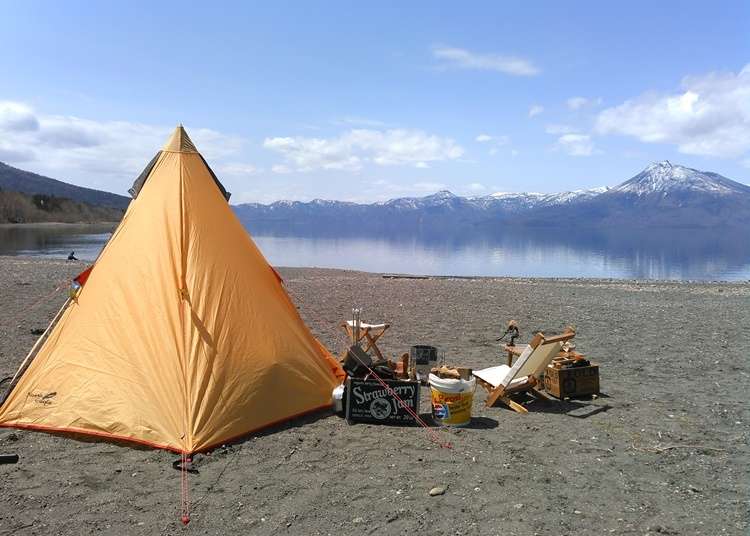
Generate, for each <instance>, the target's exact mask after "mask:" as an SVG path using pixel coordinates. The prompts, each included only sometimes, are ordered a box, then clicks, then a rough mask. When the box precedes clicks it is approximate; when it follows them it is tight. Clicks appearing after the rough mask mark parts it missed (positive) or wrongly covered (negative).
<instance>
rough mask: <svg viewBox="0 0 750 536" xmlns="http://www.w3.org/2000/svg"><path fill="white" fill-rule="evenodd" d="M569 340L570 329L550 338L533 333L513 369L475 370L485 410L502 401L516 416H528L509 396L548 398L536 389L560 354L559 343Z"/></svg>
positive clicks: (511, 367)
mask: <svg viewBox="0 0 750 536" xmlns="http://www.w3.org/2000/svg"><path fill="white" fill-rule="evenodd" d="M573 337H575V331H574V330H573V329H568V330H566V331H565V333H563V334H562V335H556V336H554V337H545V336H544V334H543V333H537V334H536V335H535V336H534V338H533V339H532V340H531V343H530V344H528V345H525V346H524V347H523V350H522V351H521V352H520V355H519V356H518V359H517V360H516V362H515V363H514V364H513V366H509V365H499V366H496V367H490V368H486V369H482V370H475V371H474V377H476V379H477V383H479V385H480V386H482V387H483V388H484V389H485V390H486V391H487V402H486V405H487V407H488V408H489V407H492V406H494V405H495V403H497V402H502V403H503V404H505V405H506V406H508V407H509V408H511V409H512V410H514V411H516V412H518V413H528V410H527V409H526V408H525V407H523V406H522V405H521V404H519V403H517V402H515V401H513V400H512V399H511V395H514V394H518V393H528V394H530V395H532V396H534V397H535V398H542V399H549V397H548V396H547V395H546V394H545V393H542V392H541V391H540V390H539V388H538V387H541V379H542V376H543V375H544V371H545V369H546V368H547V365H549V364H550V363H552V361H553V359H554V358H555V357H557V355H558V354H559V353H560V350H561V349H562V346H563V344H564V343H565V342H566V341H569V340H570V339H572V338H573ZM514 354H515V352H514ZM510 358H512V355H511V356H510Z"/></svg>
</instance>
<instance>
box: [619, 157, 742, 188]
mask: <svg viewBox="0 0 750 536" xmlns="http://www.w3.org/2000/svg"><path fill="white" fill-rule="evenodd" d="M611 191H612V193H623V194H635V195H637V196H644V195H649V194H654V193H661V194H669V193H671V192H688V191H689V192H699V193H705V194H710V195H733V194H743V193H744V194H749V193H750V186H746V185H744V184H740V183H739V182H735V181H732V180H729V179H727V178H725V177H722V176H721V175H719V174H718V173H710V172H707V171H699V170H697V169H692V168H689V167H685V166H680V165H677V164H672V163H671V162H670V161H669V160H664V161H662V162H656V163H654V164H651V165H650V166H648V167H647V168H646V169H644V170H643V171H641V172H640V173H639V174H638V175H636V176H635V177H633V178H632V179H630V180H627V181H625V182H623V183H622V184H620V185H619V186H615V187H614V188H612V190H611Z"/></svg>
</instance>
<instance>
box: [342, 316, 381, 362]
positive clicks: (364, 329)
mask: <svg viewBox="0 0 750 536" xmlns="http://www.w3.org/2000/svg"><path fill="white" fill-rule="evenodd" d="M341 327H342V328H344V331H345V332H346V335H347V336H348V337H349V340H350V341H352V344H357V343H360V342H362V341H367V345H366V346H365V352H369V351H370V349H372V351H373V352H375V354H376V355H377V356H378V357H379V358H380V359H385V358H384V357H383V354H382V353H381V352H380V348H378V345H377V342H378V339H380V337H382V336H383V335H384V334H385V332H386V331H387V330H388V328H389V327H391V325H390V324H367V323H365V322H360V323H359V339H357V340H356V341H355V340H354V321H353V320H347V321H346V322H342V323H341Z"/></svg>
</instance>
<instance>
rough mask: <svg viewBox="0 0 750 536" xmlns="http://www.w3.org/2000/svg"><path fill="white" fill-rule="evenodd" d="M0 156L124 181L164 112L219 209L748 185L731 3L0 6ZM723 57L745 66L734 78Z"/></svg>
mask: <svg viewBox="0 0 750 536" xmlns="http://www.w3.org/2000/svg"><path fill="white" fill-rule="evenodd" d="M0 13H2V17H0V25H2V31H0V72H2V73H3V76H2V81H1V82H0V161H5V162H7V163H9V164H11V165H14V166H17V167H20V168H23V169H29V170H32V171H37V172H40V173H43V174H46V175H49V176H52V177H55V178H59V179H62V180H67V181H70V182H73V183H76V184H80V185H85V186H91V187H96V188H102V189H107V190H111V191H115V192H120V193H124V192H125V191H126V190H127V187H128V185H129V183H130V181H131V180H132V178H133V177H134V176H135V175H137V174H138V172H139V171H140V169H141V168H142V167H143V166H144V165H145V163H146V162H147V161H148V160H149V159H150V157H151V156H152V155H153V153H155V152H156V150H158V148H159V147H160V146H161V144H162V143H163V141H164V138H166V137H167V135H168V133H169V131H170V130H171V128H173V127H174V125H175V124H176V123H178V122H182V123H183V124H185V126H186V128H188V131H189V132H190V134H191V136H192V137H193V139H194V141H195V142H196V145H198V148H199V149H200V150H202V152H203V153H204V155H205V156H206V158H207V159H208V160H209V162H210V163H211V164H212V166H213V167H214V169H215V171H216V172H217V174H218V175H219V176H220V177H221V178H222V181H223V182H224V183H225V184H226V185H227V186H228V189H229V190H231V191H232V192H233V193H234V198H233V201H234V202H244V201H263V202H268V201H272V200H275V199H280V198H284V199H302V200H307V199H312V198H316V197H321V198H328V199H334V198H335V199H347V200H355V201H374V200H382V199H387V198H391V197H396V196H402V195H426V194H429V193H432V192H434V191H436V190H438V189H444V188H447V189H450V190H451V191H453V192H455V193H458V194H462V195H484V194H489V193H492V192H495V191H541V192H553V191H562V190H570V189H577V188H587V187H595V186H601V185H614V184H616V183H618V182H621V181H623V180H625V179H627V178H629V177H631V176H632V175H634V174H636V173H637V172H638V171H640V170H641V169H642V168H643V167H645V166H646V165H648V164H649V163H650V162H652V161H656V160H663V159H669V160H671V161H673V162H677V163H682V164H685V165H688V166H690V167H696V168H699V169H705V170H711V171H716V172H719V173H722V174H724V175H726V176H728V177H730V178H733V179H735V180H739V181H741V182H745V183H748V182H750V180H748V178H750V67H746V65H748V64H750V4H749V3H748V2H739V1H738V2H710V3H709V2H685V1H682V2H653V1H652V2H621V3H617V5H615V3H611V2H601V1H599V2H574V3H570V5H568V3H563V2H552V1H549V2H523V3H522V2H502V3H501V2H486V3H483V2H471V3H460V4H459V3H452V4H448V3H444V4H439V3H435V2H377V3H371V4H370V5H363V3H354V2H317V3H313V2H269V3H263V4H261V3H257V4H251V3H244V2H243V3H239V2H238V3H227V2H218V1H217V2H213V3H211V4H206V5H203V6H200V7H191V6H185V5H184V3H170V2H158V3H145V2H143V3H139V2H120V3H110V2H101V3H91V2H87V3H84V2H71V1H66V2H52V1H49V2H41V1H35V2H15V1H0ZM743 69H744V71H743Z"/></svg>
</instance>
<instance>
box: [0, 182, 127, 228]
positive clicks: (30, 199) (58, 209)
mask: <svg viewBox="0 0 750 536" xmlns="http://www.w3.org/2000/svg"><path fill="white" fill-rule="evenodd" d="M123 213H124V210H123V209H121V208H114V207H103V206H96V205H89V204H88V203H80V202H78V201H72V200H70V199H67V198H64V197H55V196H51V195H44V194H33V195H30V194H25V193H22V192H10V191H6V190H2V189H0V223H38V222H55V223H99V222H117V221H120V219H121V218H122V216H123Z"/></svg>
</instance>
